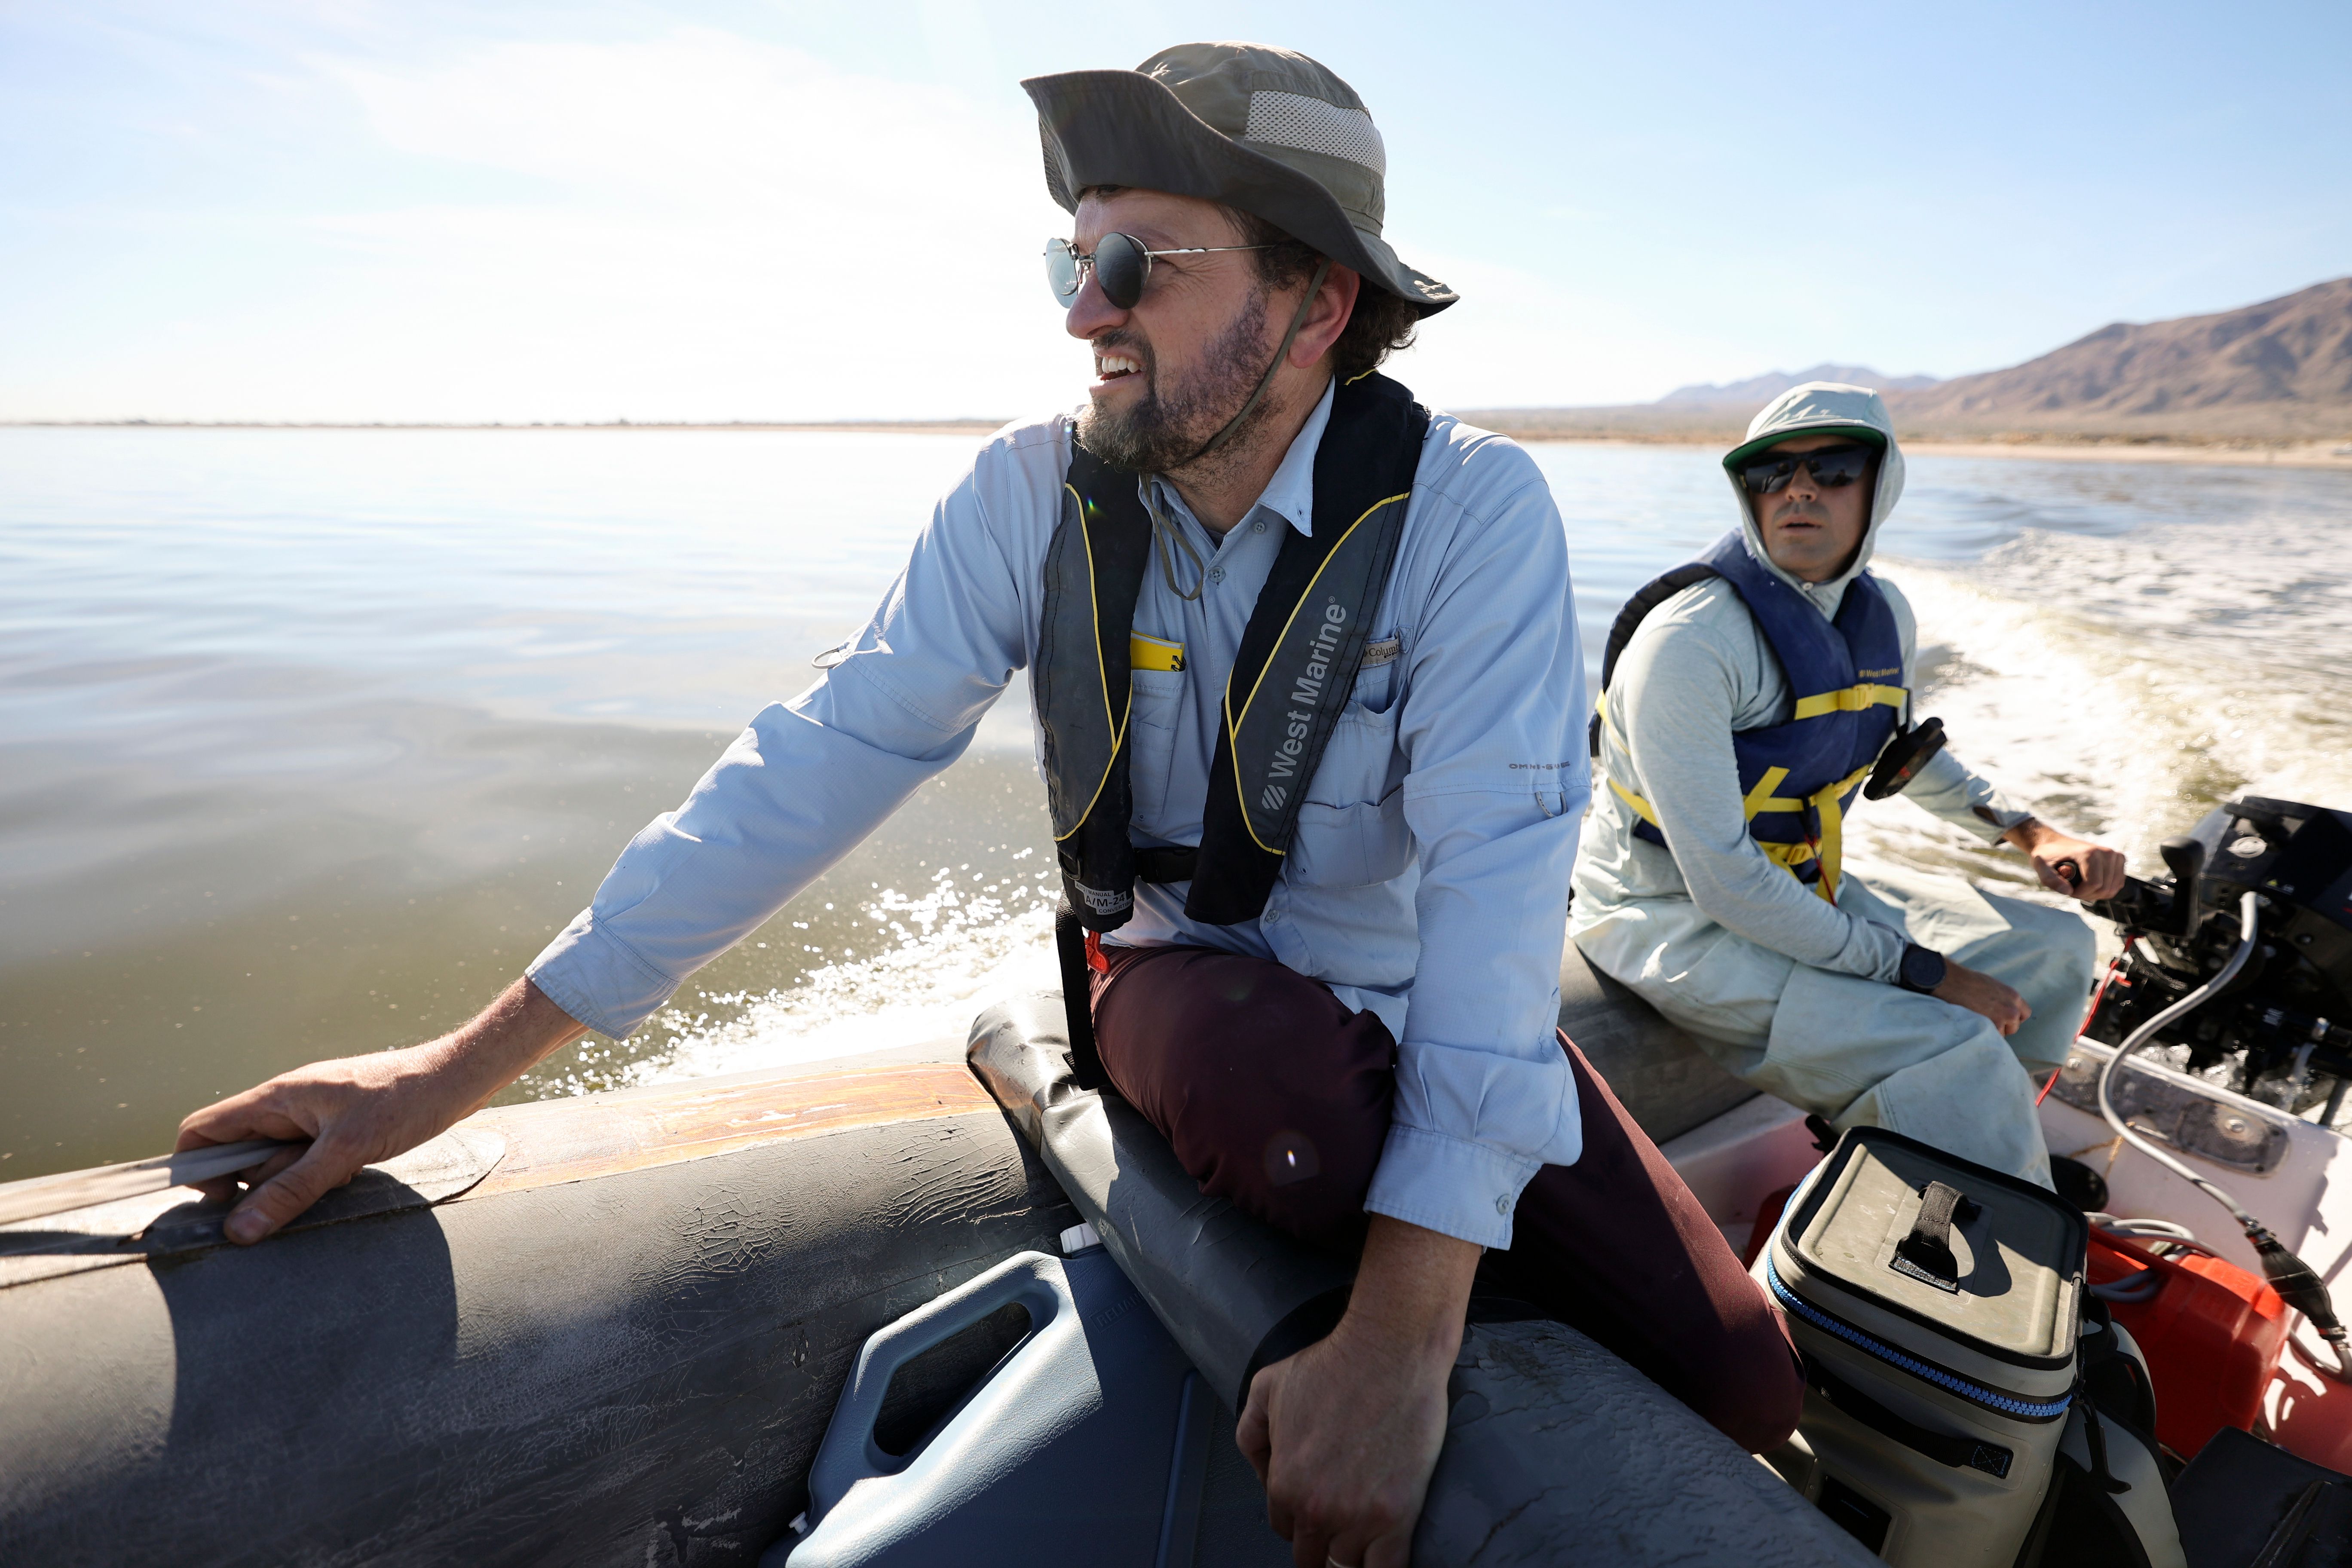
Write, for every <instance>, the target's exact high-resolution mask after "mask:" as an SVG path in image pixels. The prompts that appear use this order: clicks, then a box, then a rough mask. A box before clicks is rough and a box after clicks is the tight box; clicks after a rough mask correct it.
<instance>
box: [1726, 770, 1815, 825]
mask: <svg viewBox="0 0 2352 1568" xmlns="http://www.w3.org/2000/svg"><path fill="white" fill-rule="evenodd" d="M1788 776H1789V770H1788V769H1786V768H1766V769H1765V770H1764V776H1763V777H1762V778H1760V779H1758V780H1757V781H1756V787H1755V788H1754V789H1751V790H1749V791H1748V798H1747V799H1746V800H1743V801H1741V802H1740V803H1739V809H1740V810H1742V811H1744V812H1746V813H1747V814H1748V821H1750V822H1753V821H1755V820H1756V817H1757V815H1758V814H1759V813H1760V812H1767V811H1802V810H1804V809H1805V803H1804V802H1803V801H1801V800H1786V799H1783V798H1781V797H1780V796H1778V795H1774V794H1773V793H1772V792H1773V791H1774V790H1776V789H1779V788H1780V781H1781V780H1783V779H1785V778H1787V777H1788Z"/></svg>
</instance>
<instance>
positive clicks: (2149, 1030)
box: [2099, 891, 2352, 1383]
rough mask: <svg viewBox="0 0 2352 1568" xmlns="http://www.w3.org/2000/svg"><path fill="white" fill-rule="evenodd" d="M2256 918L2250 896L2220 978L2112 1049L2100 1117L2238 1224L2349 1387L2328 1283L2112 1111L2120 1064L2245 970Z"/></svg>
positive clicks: (2347, 1357)
mask: <svg viewBox="0 0 2352 1568" xmlns="http://www.w3.org/2000/svg"><path fill="white" fill-rule="evenodd" d="M2260 918H2261V913H2260V900H2259V899H2258V897H2257V896H2256V895H2255V894H2254V893H2252V892H2251V891H2249V892H2248V893H2246V894H2245V895H2244V896H2243V897H2242V899H2241V900H2239V903H2238V931H2239V936H2238V950H2237V952H2233V953H2231V955H2230V961H2229V962H2228V963H2224V964H2223V965H2221V973H2219V974H2216V975H2214V976H2213V978H2212V979H2210V980H2209V981H2207V982H2206V983H2205V984H2202V985H2200V986H2199V987H2198V988H2197V989H2196V990H2194V991H2191V992H2190V993H2189V994H2188V995H2186V996H2183V997H2182V998H2181V999H2180V1000H2179V1001H2178V1002H2175V1003H2174V1004H2173V1005H2171V1006H2169V1007H2167V1008H2166V1009H2165V1010H2164V1011H2163V1012H2161V1013H2158V1015H2157V1016H2155V1017H2153V1018H2150V1019H2149V1020H2148V1021H2147V1023H2145V1024H2142V1025H2141V1026H2139V1027H2138V1028H2137V1029H2134V1030H2133V1031H2132V1032H2131V1034H2130V1035H2129V1036H2128V1037H2126V1039H2125V1040H2124V1043H2123V1044H2122V1045H2120V1046H2118V1047H2116V1054H2115V1055H2114V1056H2112V1057H2109V1058H2107V1065H2106V1068H2105V1070H2103V1071H2102V1072H2101V1073H2100V1074H2099V1114H2100V1115H2101V1116H2103V1117H2105V1118H2106V1122H2107V1125H2108V1126H2109V1127H2112V1128H2114V1129H2115V1131H2116V1136H2117V1137H2119V1138H2121V1139H2122V1140H2123V1141H2124V1142H2126V1143H2128V1144H2130V1145H2131V1146H2132V1147H2133V1148H2135V1149H2137V1150H2138V1151H2139V1152H2141V1153H2143V1154H2145V1155H2147V1157H2148V1158H2149V1159H2151V1160H2154V1161H2155V1162H2156V1163H2158V1164H2159V1165H2162V1166H2163V1167H2164V1168H2165V1169H2166V1170H2168V1171H2170V1172H2171V1173H2173V1174H2175V1175H2177V1176H2179V1177H2180V1179H2181V1180H2183V1181H2185V1182H2189V1183H2190V1184H2193V1185H2195V1186H2196V1187H2197V1188H2198V1190H2199V1191H2200V1192H2202V1193H2203V1194H2205V1195H2206V1196H2207V1197H2210V1198H2211V1199H2212V1200H2213V1201H2214V1202H2215V1203H2217V1204H2220V1205H2221V1206H2222V1207H2223V1208H2225V1209H2228V1210H2229V1211H2230V1217H2231V1218H2232V1219H2234V1220H2236V1221H2237V1222H2238V1228H2239V1229H2241V1230H2242V1231H2244V1232H2245V1233H2246V1239H2247V1240H2248V1241H2249V1242H2251V1243H2252V1244H2253V1248H2254V1253H2255V1255H2256V1256H2257V1257H2259V1258H2261V1259H2262V1263H2263V1274H2264V1275H2266V1276H2267V1277H2268V1278H2269V1279H2270V1284H2271V1289H2273V1290H2276V1291H2277V1292H2278V1293H2279V1295H2280V1296H2281V1297H2282V1298H2284V1300H2285V1301H2286V1304H2287V1305H2288V1306H2290V1307H2293V1308H2294V1310H2296V1311H2298V1312H2301V1313H2302V1314H2303V1315H2304V1316H2305V1317H2306V1318H2308V1319H2310V1320H2311V1326H2312V1327H2313V1328H2315V1329H2316V1330H2318V1331H2319V1337H2320V1338H2321V1339H2323V1340H2325V1341H2326V1342H2327V1346H2328V1348H2329V1349H2330V1350H2332V1351H2333V1352H2336V1364H2335V1365H2334V1366H2332V1367H2327V1366H2323V1367H2320V1368H2319V1370H2320V1371H2321V1372H2324V1373H2327V1375H2329V1376H2330V1377H2333V1378H2335V1379H2336V1380H2337V1381H2338V1382H2344V1383H2352V1354H2347V1336H2346V1333H2345V1330H2344V1325H2343V1324H2342V1323H2341V1322H2339V1321H2336V1309H2335V1307H2334V1306H2333V1304H2331V1303H2330V1302H2329V1300H2328V1299H2327V1286H2326V1282H2325V1281H2324V1280H2322V1279H2320V1278H2319V1276H2318V1274H2317V1273H2315V1272H2314V1270H2313V1269H2312V1267H2311V1265H2309V1264H2308V1263H2305V1261H2304V1260H2303V1259H2302V1258H2297V1257H2296V1256H2295V1255H2294V1253H2292V1252H2289V1251H2288V1250H2287V1249H2286V1248H2285V1247H2284V1246H2283V1245H2281V1243H2280V1241H2279V1239H2278V1237H2274V1236H2273V1235H2272V1234H2271V1232H2270V1227H2269V1226H2265V1225H2264V1224H2263V1222H2262V1221H2260V1220H2258V1219H2256V1218H2255V1217H2254V1216H2253V1215H2251V1214H2249V1213H2247V1212H2246V1210H2245V1207H2244V1205H2242V1204H2240V1203H2239V1202H2238V1200H2237V1199H2235V1198H2233V1197H2231V1195H2230V1194H2228V1193H2226V1192H2224V1191H2223V1190H2222V1189H2221V1188H2220V1187H2218V1186H2216V1185H2214V1184H2212V1183H2211V1182H2209V1181H2207V1180H2206V1179H2205V1178H2204V1177H2202V1176H2200V1175H2199V1174H2198V1173H2196V1172H2194V1171H2192V1170H2190V1169H2189V1167H2188V1166H2187V1165H2185V1164H2183V1163H2180V1162H2179V1160H2176V1159H2174V1158H2173V1157H2172V1156H2171V1155H2169V1154H2168V1153H2166V1152H2164V1151H2163V1150H2161V1149H2159V1148H2158V1147H2157V1146H2156V1145H2155V1144H2153V1143H2151V1142H2148V1141H2147V1139H2145V1138H2143V1137H2141V1136H2140V1135H2139V1134H2138V1133H2137V1132H2135V1131H2132V1130H2131V1128H2130V1127H2129V1126H2128V1125H2127V1124H2126V1122H2125V1121H2124V1118H2123V1114H2122V1112H2120V1111H2118V1110H2116V1101H2115V1082H2116V1072H2117V1071H2118V1070H2119V1069H2120V1068H2122V1067H2123V1065H2124V1058H2126V1057H2128V1056H2130V1055H2131V1054H2132V1053H2133V1052H2134V1051H2137V1050H2138V1049H2139V1048H2140V1047H2142V1046H2145V1045H2146V1044H2147V1042H2148V1041H2149V1040H2151V1039H2153V1038H2155V1037H2156V1034H2157V1031H2158V1030H2159V1029H2162V1028H2163V1027H2165V1026H2167V1025H2168V1024H2170V1023H2172V1022H2173V1021H2174V1020H2176V1019H2179V1018H2185V1017H2187V1016H2189V1014H2191V1013H2193V1012H2195V1011H2196V1010H2197V1009H2198V1008H2200V1007H2201V1006H2203V1005H2205V1004H2206V1002H2207V1001H2209V1000H2210V998H2211V997H2212V996H2213V995H2214V994H2216V993H2217V992H2219V991H2220V990H2221V988H2222V987H2223V986H2225V985H2227V984H2229V983H2230V982H2231V981H2232V980H2234V979H2236V978H2237V974H2238V971H2240V970H2241V969H2243V968H2244V967H2245V966H2246V960H2247V959H2248V958H2250V957H2252V954H2253V951H2254V944H2255V942H2257V941H2259V940H2260V938H2261V935H2262V933H2261V931H2260V929H2259V922H2260Z"/></svg>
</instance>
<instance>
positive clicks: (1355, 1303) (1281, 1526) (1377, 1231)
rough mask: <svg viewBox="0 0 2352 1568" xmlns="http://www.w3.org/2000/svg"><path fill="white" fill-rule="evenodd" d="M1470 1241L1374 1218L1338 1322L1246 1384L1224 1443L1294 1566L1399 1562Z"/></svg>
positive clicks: (1429, 1462)
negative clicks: (1256, 1486)
mask: <svg viewBox="0 0 2352 1568" xmlns="http://www.w3.org/2000/svg"><path fill="white" fill-rule="evenodd" d="M1479 1252H1480V1248H1479V1247H1477V1246H1476V1245H1475V1243H1472V1242H1467V1241H1461V1240H1457V1239H1456V1238H1454V1237H1450V1236H1444V1235H1441V1234H1439V1233H1438V1232H1436V1231H1433V1230H1425V1229H1423V1227H1421V1226H1416V1225H1407V1224H1406V1223H1404V1222H1403V1221H1402V1220H1397V1219H1391V1218H1389V1217H1388V1216H1387V1215H1373V1216H1372V1222H1371V1230H1370V1234H1369V1235H1368V1236H1367V1237H1366V1238H1365V1241H1364V1258H1363V1263H1362V1266H1361V1267H1360V1268H1359V1269H1358V1270H1357V1274H1356V1285H1355V1289H1354V1291H1353V1293H1352V1294H1351V1295H1350V1297H1349V1302H1348V1312H1347V1316H1346V1317H1344V1318H1342V1319H1341V1320H1340V1321H1339V1327H1338V1328H1336V1329H1334V1330H1332V1331H1331V1335H1330V1337H1329V1338H1328V1339H1326V1340H1324V1341H1322V1342H1320V1343H1318V1344H1313V1345H1309V1346H1308V1347H1307V1349H1305V1350H1303V1351H1301V1352H1298V1353H1297V1355H1294V1356H1291V1357H1289V1358H1288V1359H1287V1360H1284V1361H1278V1362H1276V1363H1274V1364H1273V1365H1272V1366H1269V1367H1267V1368H1265V1370H1264V1371H1262V1372H1260V1373H1258V1374H1257V1377H1256V1379H1255V1381H1254V1382H1253V1383H1252V1384H1250V1391H1249V1402H1248V1405H1246V1407H1244V1410H1243V1411H1242V1418H1241V1426H1240V1429H1239V1431H1238V1432H1237V1433H1236V1434H1235V1440H1236V1441H1237V1442H1238V1443H1239V1444H1240V1445H1241V1450H1242V1452H1243V1453H1244V1455H1246V1456H1247V1457H1248V1458H1249V1462H1250V1464H1251V1465H1252V1466H1253V1467H1255V1468H1256V1470H1257V1473H1258V1479H1260V1480H1261V1481H1263V1482H1265V1500H1266V1514H1267V1518H1268V1520H1269V1521H1270V1522H1271V1523H1272V1524H1273V1526H1274V1528H1275V1531H1276V1533H1277V1534H1280V1535H1282V1536H1283V1537H1285V1538H1286V1539H1287V1540H1288V1541H1289V1542H1290V1545H1291V1561H1292V1562H1293V1563H1297V1565H1298V1568H1325V1564H1326V1563H1337V1564H1339V1565H1340V1568H1405V1563H1406V1562H1407V1560H1408V1559H1409V1558H1410V1557H1411V1555H1412V1528H1413V1525H1414V1524H1415V1523H1416V1522H1418V1521H1419V1520H1420V1518H1421V1505H1422V1499H1423V1496H1424V1495H1425V1494H1426V1493H1427V1492H1428V1490H1429V1476H1430V1472H1431V1471H1432V1470H1433V1469H1434V1468H1436V1465H1437V1451H1438V1448H1439V1447H1441V1446H1442V1445H1443V1444H1444V1440H1445V1408H1446V1406H1445V1384H1446V1379H1447V1377H1448V1376H1449V1375H1450V1374H1451V1373H1452V1372H1453V1370H1454V1357H1455V1355H1456V1354H1458V1353H1459V1352H1460V1351H1461V1348H1462V1321H1463V1313H1464V1311H1465V1309H1466V1307H1467V1306H1468V1304H1469V1300H1470V1280H1471V1277H1472V1276H1473V1275H1474V1274H1475V1272H1476V1271H1477V1268H1478V1257H1479Z"/></svg>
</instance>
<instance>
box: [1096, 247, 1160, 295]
mask: <svg viewBox="0 0 2352 1568" xmlns="http://www.w3.org/2000/svg"><path fill="white" fill-rule="evenodd" d="M1150 266H1151V258H1150V256H1149V255H1147V254H1146V253H1145V251H1144V248H1143V242H1142V241H1140V240H1139V239H1137V238H1136V237H1134V236H1133V235H1130V234H1107V235H1105V236H1103V240H1102V243H1101V244H1100V245H1097V246H1096V247H1095V279H1096V281H1097V282H1099V283H1100V284H1101V285H1102V291H1103V298H1104V299H1106V300H1109V301H1110V302H1111V303H1112V304H1113V305H1115V306H1117V307H1118V309H1119V310H1133V309H1135V302H1136V301H1137V300H1140V299H1142V298H1143V275H1144V273H1145V272H1146V271H1147V270H1149V269H1150Z"/></svg>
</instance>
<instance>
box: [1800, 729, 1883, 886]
mask: <svg viewBox="0 0 2352 1568" xmlns="http://www.w3.org/2000/svg"><path fill="white" fill-rule="evenodd" d="M1874 766H1876V764H1875V763H1863V764H1862V766H1860V767H1858V768H1856V769H1854V770H1853V772H1852V773H1848V774H1846V776H1845V777H1843V778H1842V779H1840V780H1838V782H1837V783H1835V784H1831V785H1829V786H1828V787H1826V788H1824V789H1823V790H1822V791H1821V792H1820V793H1819V794H1817V795H1814V796H1813V806H1814V808H1815V809H1816V810H1818V811H1819V812H1820V813H1821V814H1822V841H1821V857H1822V879H1821V880H1820V881H1818V882H1816V883H1814V884H1813V890H1814V891H1816V892H1818V893H1820V894H1821V896H1822V898H1824V899H1827V900H1829V901H1830V902H1831V903H1833V904H1834V903H1836V902H1837V885H1838V874H1839V872H1840V871H1841V870H1842V869H1843V865H1844V860H1845V812H1844V809H1843V806H1841V805H1840V804H1839V803H1840V802H1841V801H1843V800H1844V799H1845V797H1846V795H1847V794H1848V793H1849V792H1851V791H1853V789H1855V788H1857V787H1858V786H1859V785H1860V784H1862V781H1863V780H1864V779H1866V778H1868V777H1869V776H1870V770H1871V769H1872V768H1873V767H1874Z"/></svg>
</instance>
